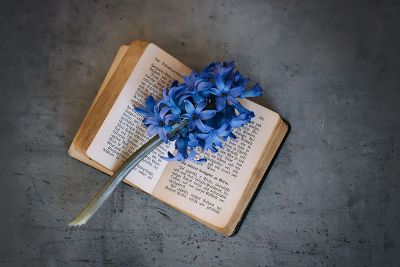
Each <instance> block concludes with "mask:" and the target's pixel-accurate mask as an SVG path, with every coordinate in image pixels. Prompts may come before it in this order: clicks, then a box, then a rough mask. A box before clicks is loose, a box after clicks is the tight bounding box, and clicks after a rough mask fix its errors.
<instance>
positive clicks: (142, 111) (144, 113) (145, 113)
mask: <svg viewBox="0 0 400 267" xmlns="http://www.w3.org/2000/svg"><path fill="white" fill-rule="evenodd" d="M134 110H135V112H136V113H138V114H140V115H142V116H151V115H153V114H152V113H150V112H148V111H147V110H145V109H144V108H134Z"/></svg>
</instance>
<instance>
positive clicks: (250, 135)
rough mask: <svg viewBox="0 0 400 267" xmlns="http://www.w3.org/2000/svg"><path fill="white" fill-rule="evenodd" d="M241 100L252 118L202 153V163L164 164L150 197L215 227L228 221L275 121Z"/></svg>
mask: <svg viewBox="0 0 400 267" xmlns="http://www.w3.org/2000/svg"><path fill="white" fill-rule="evenodd" d="M241 103H242V104H243V105H244V106H245V107H246V108H248V109H249V110H252V111H254V113H255V117H254V118H253V120H252V122H251V123H248V124H247V125H245V126H244V127H241V128H237V129H235V130H234V134H235V135H236V136H237V139H232V138H230V139H229V140H228V141H227V142H225V143H224V148H223V149H220V150H219V152H218V153H216V154H214V153H211V152H207V153H205V154H203V155H202V156H205V157H206V158H207V162H205V163H202V164H198V163H193V162H190V161H185V162H171V163H168V164H167V167H166V169H165V170H164V172H163V173H162V175H161V178H160V180H159V181H158V183H157V185H156V187H155V189H154V191H153V193H152V195H153V196H155V197H157V198H159V199H160V200H162V201H164V202H166V203H168V204H170V205H172V206H174V207H176V208H178V209H181V210H184V211H185V212H188V213H190V214H192V215H193V216H195V217H198V218H200V219H202V220H204V221H206V222H208V223H210V224H212V225H214V226H216V227H221V228H223V227H225V226H226V225H227V224H228V222H229V220H230V218H231V216H232V214H233V211H234V209H235V207H236V206H237V205H238V202H239V200H240V198H241V196H242V194H243V192H244V190H245V187H246V185H247V184H248V182H249V180H250V179H251V175H252V172H253V170H254V169H255V168H256V166H257V163H258V161H259V159H260V157H261V155H262V153H265V152H266V151H265V147H266V145H267V143H268V141H269V139H270V138H271V136H272V134H273V131H274V128H275V126H276V125H277V123H278V120H279V115H278V114H277V113H275V112H273V111H271V110H269V109H266V108H264V107H262V106H260V105H258V104H256V103H254V102H251V101H248V100H243V101H241Z"/></svg>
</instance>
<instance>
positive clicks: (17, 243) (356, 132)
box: [0, 0, 400, 266]
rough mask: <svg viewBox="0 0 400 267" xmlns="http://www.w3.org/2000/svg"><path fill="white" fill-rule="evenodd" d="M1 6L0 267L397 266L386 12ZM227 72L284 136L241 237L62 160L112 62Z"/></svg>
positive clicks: (341, 4) (394, 76)
mask: <svg viewBox="0 0 400 267" xmlns="http://www.w3.org/2000/svg"><path fill="white" fill-rule="evenodd" d="M9 2H10V3H6V1H2V2H1V8H0V14H1V15H0V36H1V39H0V40H1V41H0V85H1V86H0V106H1V107H0V112H1V116H0V151H1V152H0V177H1V179H0V190H1V193H0V211H1V215H0V216H1V219H0V240H1V242H0V265H5V266H9V265H11V266H13V265H15V266H19V265H27V266H32V265H37V266H63V265H73V266H79V265H96V266H102V265H116V266H124V265H135V266H181V265H182V266H183V265H206V264H207V265H211V266H215V265H226V266H233V265H238V266H243V265H245V264H246V265H248V266H313V265H318V266H325V265H326V266H396V265H398V261H399V260H400V256H399V255H400V248H399V247H400V228H399V223H400V209H399V203H400V194H399V186H400V181H399V178H400V125H399V118H400V100H399V97H400V91H399V90H400V88H399V86H400V80H399V75H400V74H399V70H400V34H399V25H400V3H399V2H396V1H372V0H371V1H332V2H328V1H212V0H209V1H120V0H118V1H111V0H109V1H103V0H98V1H90V2H89V1H72V2H67V1H63V0H59V1H48V2H41V3H40V2H39V1H9ZM136 39H145V40H149V41H152V42H154V43H156V44H158V45H159V46H160V47H162V48H164V49H165V50H167V51H169V52H171V53H172V54H173V55H174V56H176V57H177V58H179V59H180V60H182V61H183V62H185V63H186V64H187V65H189V66H192V67H196V68H199V67H201V66H202V65H204V64H206V63H208V62H209V61H211V60H232V59H234V60H236V61H237V63H238V66H239V68H240V69H241V70H242V71H243V72H244V73H245V74H246V75H248V76H250V77H251V78H252V80H254V81H259V82H260V83H261V84H262V85H264V87H265V88H266V90H265V95H264V96H263V97H262V98H259V99H258V100H257V102H259V103H261V104H263V105H265V106H267V107H270V108H272V109H274V110H276V111H278V112H279V113H280V114H282V116H283V117H284V118H286V119H287V120H288V121H289V122H290V123H291V125H292V131H291V134H290V135H289V137H288V138H287V140H286V142H285V144H284V146H283V148H282V149H281V151H280V153H279V155H278V157H277V160H276V161H275V163H274V165H273V167H272V169H271V171H270V172H269V174H268V176H267V179H266V180H265V182H264V184H263V186H262V188H261V190H260V191H259V194H258V196H257V198H256V200H255V201H254V203H253V206H252V208H251V209H250V212H249V213H248V215H247V217H246V220H245V221H244V223H243V225H242V228H241V230H240V231H239V233H238V234H237V235H235V236H234V237H231V238H225V237H222V236H220V235H218V234H216V233H214V232H213V231H211V230H209V229H208V228H205V227H203V226H202V225H200V224H198V223H196V222H194V221H192V220H191V219H189V218H188V217H186V216H184V215H182V214H180V213H179V212H177V211H175V210H173V209H171V208H169V207H167V206H165V205H163V204H161V203H159V202H158V201H156V200H153V199H152V198H151V197H148V196H147V195H145V194H144V193H141V192H137V191H135V190H133V189H132V188H130V187H128V186H126V185H121V186H120V187H119V188H118V190H117V192H115V194H114V195H113V197H112V199H110V200H109V201H108V202H107V203H106V205H105V206H104V207H103V208H102V209H101V210H100V211H99V212H98V213H97V214H96V215H95V217H94V218H93V219H92V220H91V221H90V222H89V224H88V225H87V226H85V227H82V228H79V229H70V228H68V227H67V226H66V225H67V223H68V221H69V220H70V219H71V218H72V217H73V215H75V214H76V213H77V212H78V210H79V209H80V208H81V207H82V206H83V204H84V203H86V201H87V200H88V199H89V198H90V196H92V195H93V194H94V192H95V191H96V190H97V189H98V188H99V187H100V185H101V184H102V182H103V181H104V179H106V176H105V175H103V174H101V173H100V172H98V171H96V170H94V169H92V168H90V167H88V166H86V165H84V164H81V163H79V162H78V161H76V160H73V159H71V158H69V157H68V155H67V148H68V146H69V144H70V142H71V140H72V138H73V136H74V134H75V132H76V130H77V129H78V127H79V124H80V123H81V120H82V119H83V116H84V114H85V113H86V111H87V109H88V107H89V105H90V103H91V101H92V100H93V97H94V96H95V94H96V91H97V89H98V87H99V85H100V83H101V81H102V79H103V78H104V75H105V73H106V71H107V69H108V67H109V66H110V64H111V62H112V60H113V58H114V56H115V54H116V51H117V49H118V47H119V46H120V45H122V44H125V43H128V42H130V41H132V40H136Z"/></svg>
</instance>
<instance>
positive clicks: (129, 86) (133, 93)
mask: <svg viewBox="0 0 400 267" xmlns="http://www.w3.org/2000/svg"><path fill="white" fill-rule="evenodd" d="M190 71H191V70H190V69H189V68H188V67H186V66H185V65H183V64H182V63H181V62H179V61H178V60H177V59H175V58H173V57H172V56H171V55H169V54H168V53H166V52H165V51H163V50H162V49H160V48H159V47H157V46H156V45H154V44H149V45H148V46H147V48H146V49H145V51H144V53H143V55H142V57H141V58H140V59H139V62H138V63H137V65H136V67H135V69H134V70H133V72H132V74H131V76H130V77H129V79H128V81H127V82H126V84H125V86H124V87H123V89H122V91H121V93H120V95H119V96H118V98H117V100H116V101H115V103H114V105H113V107H112V108H111V110H110V113H109V114H108V115H107V117H106V119H105V120H104V122H103V124H102V126H101V127H100V129H99V131H98V132H97V134H96V136H95V138H94V140H93V142H92V143H91V144H90V146H89V148H88V150H87V155H88V156H89V157H90V158H91V159H93V160H94V161H96V162H98V163H99V164H101V165H103V166H104V167H106V168H108V169H110V170H115V169H117V168H118V167H119V166H120V165H121V164H122V162H123V160H125V159H126V158H127V157H129V156H130V155H131V154H132V153H133V152H134V151H135V150H136V149H138V148H139V147H140V146H141V145H142V144H143V143H144V142H145V141H146V140H148V137H147V135H146V128H145V127H144V126H143V125H142V123H141V121H142V117H141V116H139V115H137V114H136V113H135V112H134V111H133V108H134V107H136V106H143V105H144V103H145V99H146V98H147V96H149V95H153V96H154V97H155V98H160V97H161V95H162V89H163V88H165V87H168V86H169V85H170V83H171V82H172V81H173V80H176V79H178V80H181V78H182V77H181V76H182V75H187V74H188V73H190ZM173 146H174V144H169V145H168V146H167V145H165V144H163V145H161V146H160V147H158V148H157V149H156V150H154V151H153V152H152V153H150V154H149V155H148V156H147V157H146V158H145V159H144V160H143V161H142V162H141V163H140V164H139V165H138V166H137V167H136V168H135V169H134V170H133V171H132V172H131V173H130V174H129V175H128V176H127V177H126V180H128V182H130V183H132V184H134V185H136V186H137V187H139V188H141V189H142V190H144V191H145V192H147V193H151V192H152V191H153V189H154V186H155V185H156V183H157V181H158V179H159V177H160V175H161V173H162V171H163V170H164V168H165V166H166V164H167V162H165V161H163V160H161V159H160V155H166V154H167V151H168V150H171V149H173Z"/></svg>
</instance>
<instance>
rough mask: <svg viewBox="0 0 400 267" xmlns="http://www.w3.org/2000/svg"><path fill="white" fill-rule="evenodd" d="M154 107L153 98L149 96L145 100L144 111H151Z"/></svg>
mask: <svg viewBox="0 0 400 267" xmlns="http://www.w3.org/2000/svg"><path fill="white" fill-rule="evenodd" d="M155 105H156V101H155V100H154V98H153V96H152V95H150V96H148V97H147V99H146V109H147V110H153V108H154V106H155Z"/></svg>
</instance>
